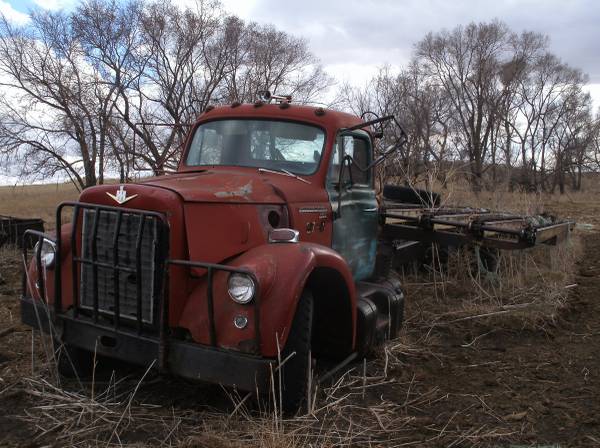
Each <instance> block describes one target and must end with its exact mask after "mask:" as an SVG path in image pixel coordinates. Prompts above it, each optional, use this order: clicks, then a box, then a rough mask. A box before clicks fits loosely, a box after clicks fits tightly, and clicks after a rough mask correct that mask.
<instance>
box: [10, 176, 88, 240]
mask: <svg viewBox="0 0 600 448" xmlns="http://www.w3.org/2000/svg"><path fill="white" fill-rule="evenodd" d="M78 196H79V192H78V191H77V189H76V188H75V187H74V186H73V184H71V183H65V184H50V185H17V186H2V187H0V215H9V216H15V217H18V218H42V219H43V220H44V222H45V224H46V227H47V228H50V229H52V228H54V222H55V220H56V217H55V211H56V206H57V205H58V204H60V203H61V202H63V201H74V200H76V199H77V197H78Z"/></svg>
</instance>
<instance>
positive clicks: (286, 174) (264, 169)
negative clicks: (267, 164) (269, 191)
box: [258, 168, 310, 184]
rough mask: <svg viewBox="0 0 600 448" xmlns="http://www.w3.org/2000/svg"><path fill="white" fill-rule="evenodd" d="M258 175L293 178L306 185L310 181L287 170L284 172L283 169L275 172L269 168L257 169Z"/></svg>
mask: <svg viewBox="0 0 600 448" xmlns="http://www.w3.org/2000/svg"><path fill="white" fill-rule="evenodd" d="M258 172H259V173H273V174H280V175H282V176H288V177H293V178H295V179H298V180H300V181H302V182H304V183H306V184H310V181H308V180H306V179H304V178H303V177H300V176H298V175H297V174H294V173H292V172H290V171H288V170H285V169H283V168H279V169H277V170H271V169H269V168H259V169H258Z"/></svg>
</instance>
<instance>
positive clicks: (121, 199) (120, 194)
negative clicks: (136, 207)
mask: <svg viewBox="0 0 600 448" xmlns="http://www.w3.org/2000/svg"><path fill="white" fill-rule="evenodd" d="M106 194H107V195H109V196H110V197H111V198H113V199H114V200H115V201H117V203H118V204H125V202H127V201H130V200H132V199H133V198H135V197H137V194H133V195H131V196H129V197H127V192H126V191H125V187H124V186H123V185H121V186H120V187H119V189H118V190H117V194H116V195H115V194H110V193H109V192H108V191H107V192H106Z"/></svg>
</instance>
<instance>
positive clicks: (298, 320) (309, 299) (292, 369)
mask: <svg viewBox="0 0 600 448" xmlns="http://www.w3.org/2000/svg"><path fill="white" fill-rule="evenodd" d="M313 309H314V304H313V296H312V293H311V292H310V291H309V290H305V291H304V292H303V293H302V296H301V297H300V300H299V301H298V306H297V307H296V314H295V315H294V319H293V322H292V327H291V328H290V334H289V335H288V338H287V342H286V345H285V348H284V349H283V352H282V355H281V359H286V358H287V357H288V356H289V355H290V354H291V353H293V352H296V354H295V356H293V357H291V358H290V359H288V360H287V362H286V363H285V364H284V366H283V372H282V374H283V384H282V385H281V389H282V390H281V393H282V394H283V400H282V402H283V403H282V405H283V411H284V412H285V413H286V414H292V413H295V412H297V411H298V410H299V409H300V408H301V407H302V405H303V404H304V402H305V398H306V387H307V378H308V369H309V368H310V362H309V359H308V356H309V353H310V350H311V338H312V324H313Z"/></svg>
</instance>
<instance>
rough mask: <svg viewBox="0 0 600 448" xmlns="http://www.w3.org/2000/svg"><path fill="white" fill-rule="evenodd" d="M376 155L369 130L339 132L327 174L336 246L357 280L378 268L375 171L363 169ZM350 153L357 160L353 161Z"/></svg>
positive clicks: (333, 237) (333, 245) (333, 242)
mask: <svg viewBox="0 0 600 448" xmlns="http://www.w3.org/2000/svg"><path fill="white" fill-rule="evenodd" d="M372 154H373V152H372V147H371V139H370V137H369V135H368V134H367V133H366V132H364V131H354V132H350V133H342V134H339V135H338V137H337V139H336V142H335V147H334V151H333V154H332V156H331V160H330V164H329V170H328V174H327V193H328V194H329V200H330V202H331V208H332V210H333V214H334V220H333V236H332V248H333V249H334V250H336V251H337V252H339V253H340V254H341V255H342V256H343V257H344V259H345V260H346V262H347V263H348V265H349V266H350V268H351V270H352V274H353V276H354V279H355V280H357V281H358V280H364V279H367V278H369V277H371V276H372V275H373V272H374V270H375V257H376V252H377V228H378V216H377V212H378V205H377V200H376V197H375V189H374V187H373V173H372V171H373V170H372V169H369V170H366V171H365V170H363V169H364V168H365V167H367V166H368V165H369V164H370V163H371V161H372ZM347 156H350V157H351V158H352V160H354V162H355V163H350V162H349V158H348V157H347ZM361 168H363V169H361ZM340 170H341V171H342V177H341V182H340Z"/></svg>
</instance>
